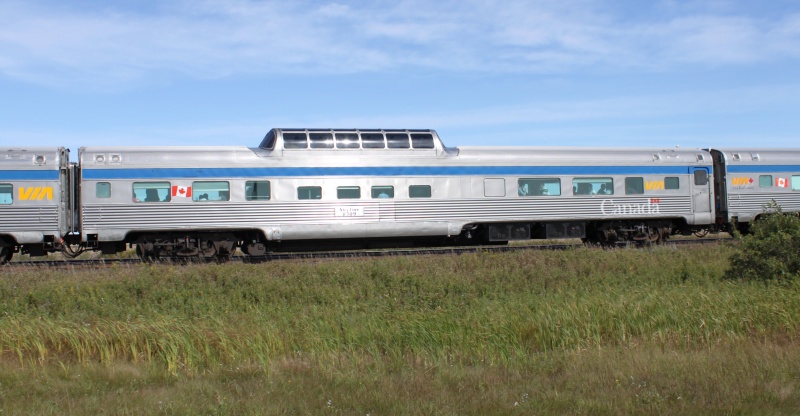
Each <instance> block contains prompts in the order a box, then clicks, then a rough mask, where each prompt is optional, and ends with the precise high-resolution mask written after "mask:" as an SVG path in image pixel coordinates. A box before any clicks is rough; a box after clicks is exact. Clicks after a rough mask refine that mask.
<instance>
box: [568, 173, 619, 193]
mask: <svg viewBox="0 0 800 416" xmlns="http://www.w3.org/2000/svg"><path fill="white" fill-rule="evenodd" d="M586 184H588V185H590V187H589V192H577V193H576V192H575V191H573V195H614V178H613V177H610V176H577V177H574V178H572V186H573V189H576V190H578V191H580V190H581V189H580V188H585V187H582V186H580V185H586ZM595 184H599V185H600V186H599V187H598V190H597V192H598V193H596V192H595V190H594V185H595ZM605 184H610V185H611V186H610V187H606V189H607V190H609V191H610V192H608V193H602V194H601V193H599V192H600V188H602V185H605Z"/></svg>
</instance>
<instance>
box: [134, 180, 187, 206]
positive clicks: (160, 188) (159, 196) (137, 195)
mask: <svg viewBox="0 0 800 416" xmlns="http://www.w3.org/2000/svg"><path fill="white" fill-rule="evenodd" d="M176 188H177V187H176ZM171 191H172V190H171V189H170V185H169V182H134V183H133V201H134V202H169V201H170V200H172V193H171Z"/></svg>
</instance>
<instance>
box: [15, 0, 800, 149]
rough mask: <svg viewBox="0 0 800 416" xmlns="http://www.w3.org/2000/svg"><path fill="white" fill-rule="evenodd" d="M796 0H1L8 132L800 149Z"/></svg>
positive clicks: (108, 139) (200, 140) (84, 140)
mask: <svg viewBox="0 0 800 416" xmlns="http://www.w3.org/2000/svg"><path fill="white" fill-rule="evenodd" d="M799 64H800V0H769V1H763V2H758V1H750V0H742V1H717V0H706V1H693V0H685V1H678V0H663V1H658V0H656V1H644V0H629V1H628V0H618V1H613V0H608V1H604V0H597V1H589V0H554V1H550V0H544V1H536V0H527V1H524V0H523V1H517V0H506V1H503V2H495V1H489V0H458V1H450V0H438V1H431V0H428V1H417V0H410V1H402V0H401V1H391V2H388V1H387V2H384V1H369V2H367V1H340V2H325V1H304V0H292V1H285V0H283V1H270V0H267V1H246V0H231V1H223V0H219V1H210V0H209V1H206V0H173V1H146V0H122V1H90V0H72V1H69V2H64V1H61V0H20V1H16V0H2V2H0V145H4V146H17V145H45V146H51V145H59V146H67V147H70V148H71V149H72V150H73V155H74V156H73V157H75V156H77V154H76V153H75V152H76V151H77V148H78V147H80V146H84V145H242V146H256V145H257V144H258V143H259V141H260V139H261V138H262V137H263V136H264V134H265V133H266V132H267V131H268V130H269V129H270V128H272V127H346V128H351V127H358V128H372V127H379V128H432V129H435V130H437V131H438V132H439V135H440V136H441V137H442V139H443V141H444V142H445V144H447V145H449V146H465V145H507V146H520V145H525V146H528V145H530V146H537V145H542V146H552V145H568V146H595V145H597V146H655V147H673V146H676V145H680V146H681V147H711V146H716V147H721V146H743V147H752V146H760V147H788V146H793V147H798V146H800V142H798V138H800V65H799Z"/></svg>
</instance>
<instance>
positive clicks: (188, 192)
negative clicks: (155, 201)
mask: <svg viewBox="0 0 800 416" xmlns="http://www.w3.org/2000/svg"><path fill="white" fill-rule="evenodd" d="M172 196H173V197H177V198H191V197H192V187H191V186H177V185H176V186H173V187H172Z"/></svg>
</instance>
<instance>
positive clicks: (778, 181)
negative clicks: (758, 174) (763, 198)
mask: <svg viewBox="0 0 800 416" xmlns="http://www.w3.org/2000/svg"><path fill="white" fill-rule="evenodd" d="M775 186H779V187H781V188H788V187H789V181H787V180H786V178H775Z"/></svg>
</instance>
